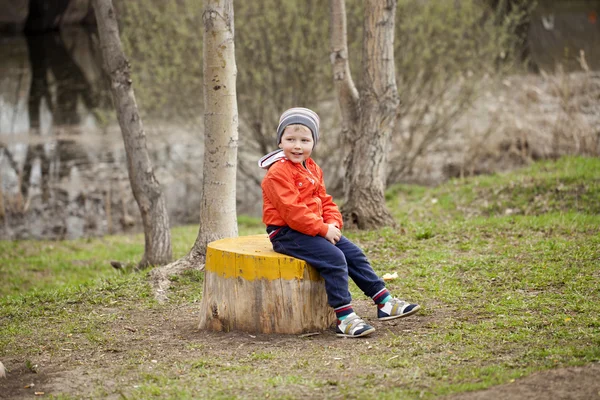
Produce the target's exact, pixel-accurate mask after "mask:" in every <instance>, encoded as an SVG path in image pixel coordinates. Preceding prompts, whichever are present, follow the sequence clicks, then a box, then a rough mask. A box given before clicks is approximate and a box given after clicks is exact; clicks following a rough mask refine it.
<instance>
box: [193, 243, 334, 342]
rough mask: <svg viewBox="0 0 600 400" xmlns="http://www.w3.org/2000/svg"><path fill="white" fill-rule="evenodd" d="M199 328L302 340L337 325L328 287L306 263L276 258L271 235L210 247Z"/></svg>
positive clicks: (209, 245) (288, 258)
mask: <svg viewBox="0 0 600 400" xmlns="http://www.w3.org/2000/svg"><path fill="white" fill-rule="evenodd" d="M200 307H201V310H200V313H201V315H200V328H201V329H210V330H215V331H226V332H228V331H232V330H238V331H244V332H249V333H288V334H299V333H307V332H314V331H321V330H325V329H327V328H328V327H329V326H330V325H331V324H332V322H333V321H334V318H335V314H334V312H333V309H332V308H331V307H329V305H328V304H327V294H326V293H325V281H324V280H323V278H321V276H320V275H319V273H318V272H317V270H316V269H314V268H313V267H311V266H310V265H308V264H307V263H306V262H304V261H302V260H298V259H296V258H293V257H289V256H286V255H283V254H279V253H275V252H274V251H273V248H272V246H271V242H270V241H269V238H268V237H267V235H253V236H242V237H236V238H226V239H221V240H217V241H214V242H212V243H209V244H208V247H207V249H206V265H205V270H204V293H203V296H202V303H201V306H200Z"/></svg>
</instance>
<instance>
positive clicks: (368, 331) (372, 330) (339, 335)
mask: <svg viewBox="0 0 600 400" xmlns="http://www.w3.org/2000/svg"><path fill="white" fill-rule="evenodd" d="M373 332H375V328H371V329H369V330H366V331H364V332H363V333H361V334H360V335H348V334H346V333H336V335H337V336H338V337H348V338H358V337H363V336H367V335H370V334H371V333H373Z"/></svg>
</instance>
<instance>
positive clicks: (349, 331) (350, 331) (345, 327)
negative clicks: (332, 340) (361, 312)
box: [335, 313, 375, 338]
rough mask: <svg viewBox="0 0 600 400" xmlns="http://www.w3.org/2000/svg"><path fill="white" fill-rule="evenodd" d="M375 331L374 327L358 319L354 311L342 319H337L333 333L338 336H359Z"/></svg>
mask: <svg viewBox="0 0 600 400" xmlns="http://www.w3.org/2000/svg"><path fill="white" fill-rule="evenodd" d="M373 332H375V328H373V327H372V326H371V325H369V324H367V323H366V322H365V321H363V320H362V319H360V317H359V316H358V315H356V313H352V314H350V315H348V316H347V317H346V318H344V319H343V320H341V321H340V320H339V319H338V321H337V327H336V328H335V333H336V334H337V335H338V336H340V337H352V338H356V337H361V336H367V335H370V334H371V333H373Z"/></svg>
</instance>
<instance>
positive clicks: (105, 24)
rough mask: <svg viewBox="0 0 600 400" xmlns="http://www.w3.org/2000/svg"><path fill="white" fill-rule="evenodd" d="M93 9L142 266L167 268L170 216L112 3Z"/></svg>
mask: <svg viewBox="0 0 600 400" xmlns="http://www.w3.org/2000/svg"><path fill="white" fill-rule="evenodd" d="M93 5H94V12H95V14H96V21H97V24H98V33H99V36H100V43H101V47H102V55H103V58H104V60H105V68H106V69H107V72H108V74H109V75H110V81H111V91H112V96H113V101H114V104H115V109H116V112H117V118H118V120H119V125H120V127H121V133H122V136H123V142H124V144H125V152H126V155H127V172H128V174H129V182H130V184H131V189H132V191H133V196H134V197H135V200H136V202H137V203H138V207H139V209H140V212H141V215H142V222H143V225H144V239H145V240H144V256H143V258H142V260H141V261H140V263H139V266H140V267H146V266H149V265H164V264H166V263H168V262H170V261H171V258H172V251H171V232H170V230H169V216H168V213H167V207H166V204H165V199H164V197H163V194H162V190H161V188H160V184H159V183H158V181H157V180H156V177H155V176H154V170H153V168H152V163H151V161H150V156H149V155H148V149H147V147H146V133H145V132H144V127H143V125H142V120H141V118H140V115H139V113H138V108H137V104H136V101H135V95H134V92H133V87H132V81H131V74H130V65H129V62H128V61H127V59H126V58H125V55H124V54H123V47H122V45H121V39H120V38H119V28H118V25H117V19H116V15H115V10H114V8H113V5H112V1H111V0H93Z"/></svg>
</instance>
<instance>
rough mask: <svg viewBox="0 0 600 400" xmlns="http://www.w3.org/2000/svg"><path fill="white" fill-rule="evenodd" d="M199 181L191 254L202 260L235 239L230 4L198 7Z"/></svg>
mask: <svg viewBox="0 0 600 400" xmlns="http://www.w3.org/2000/svg"><path fill="white" fill-rule="evenodd" d="M202 19H203V21H204V54H203V57H202V59H203V62H204V179H203V180H202V203H201V205H200V231H199V233H198V237H197V238H196V243H195V244H194V248H193V249H192V253H194V254H197V255H202V257H204V256H205V255H206V245H207V244H208V243H210V242H212V241H214V240H217V239H222V238H224V237H234V236H237V235H238V230H237V215H236V201H235V200H236V190H235V189H236V185H235V179H236V169H237V148H238V110H237V96H236V76H237V67H236V64H235V47H234V42H233V38H234V22H233V0H207V1H206V2H205V5H204V14H203V16H202Z"/></svg>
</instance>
